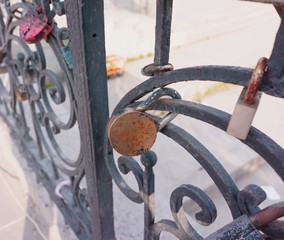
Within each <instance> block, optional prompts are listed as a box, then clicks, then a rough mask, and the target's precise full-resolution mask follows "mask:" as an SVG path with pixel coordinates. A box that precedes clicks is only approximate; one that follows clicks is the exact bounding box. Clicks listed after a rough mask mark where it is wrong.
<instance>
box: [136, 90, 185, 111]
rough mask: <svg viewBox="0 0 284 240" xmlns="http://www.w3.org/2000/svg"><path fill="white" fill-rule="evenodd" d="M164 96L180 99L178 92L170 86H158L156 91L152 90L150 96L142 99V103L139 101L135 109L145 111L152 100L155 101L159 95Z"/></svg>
mask: <svg viewBox="0 0 284 240" xmlns="http://www.w3.org/2000/svg"><path fill="white" fill-rule="evenodd" d="M164 96H170V97H171V98H173V99H181V96H180V94H179V93H178V92H177V91H176V90H174V89H172V88H160V89H159V90H157V91H156V92H154V93H153V94H151V96H149V97H148V98H147V99H146V100H145V101H143V102H142V103H140V104H139V105H138V106H137V107H136V108H135V110H137V111H141V112H144V111H146V110H147V109H148V108H149V107H150V106H151V105H152V104H153V103H154V102H156V101H157V100H158V99H160V98H161V97H164Z"/></svg>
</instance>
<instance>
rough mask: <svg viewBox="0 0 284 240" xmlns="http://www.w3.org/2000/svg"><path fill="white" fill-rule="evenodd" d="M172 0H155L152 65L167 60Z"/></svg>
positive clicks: (159, 64) (162, 63)
mask: <svg viewBox="0 0 284 240" xmlns="http://www.w3.org/2000/svg"><path fill="white" fill-rule="evenodd" d="M172 10H173V0H157V9H156V40H155V57H154V65H155V66H163V65H166V64H168V62H169V52H170V38H171V24H172Z"/></svg>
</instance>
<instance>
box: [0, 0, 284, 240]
mask: <svg viewBox="0 0 284 240" xmlns="http://www.w3.org/2000/svg"><path fill="white" fill-rule="evenodd" d="M205 2H206V4H205ZM174 4H175V5H174V15H173V40H172V44H173V45H172V46H173V47H175V49H174V50H172V51H171V56H170V60H171V62H172V63H173V65H174V66H175V68H181V67H187V66H193V65H203V64H226V65H239V66H245V67H252V66H254V64H255V63H256V61H257V59H258V58H259V57H260V56H269V54H270V51H271V47H272V43H273V39H274V35H275V33H276V30H277V28H278V24H279V19H278V16H277V14H276V13H275V10H274V9H273V8H272V7H271V6H269V5H263V4H252V3H245V2H239V1H227V0H217V1H191V0H179V1H175V2H174ZM106 19H107V21H106V31H107V33H106V37H107V47H108V53H109V54H110V53H116V54H120V55H123V56H124V57H133V56H137V55H140V54H143V55H146V54H147V53H148V52H152V51H153V50H151V49H153V43H154V41H153V36H154V35H153V33H154V19H153V18H151V17H145V16H139V15H136V14H130V13H127V12H125V11H117V9H116V11H114V12H106ZM141 23H143V24H141ZM129 36H131V37H129ZM114 39H115V42H114ZM188 43H190V44H188ZM151 61H152V59H151V58H144V59H142V60H140V61H136V62H132V63H129V64H127V71H126V74H125V75H124V76H123V77H120V78H116V79H112V80H110V81H109V82H108V85H109V96H110V109H113V108H114V106H115V105H116V103H117V102H118V101H119V99H120V98H121V97H123V95H124V94H125V93H126V92H127V91H129V90H130V89H131V88H132V87H134V86H136V85H137V84H139V83H140V82H142V81H143V80H144V79H145V77H143V76H141V75H140V69H141V68H142V67H143V66H144V65H146V64H148V63H150V62H151ZM212 85H214V84H213V83H206V84H205V83H201V84H200V83H190V84H176V85H174V86H173V87H174V88H176V89H177V90H178V91H180V93H181V94H182V96H183V98H184V99H189V100H190V99H192V98H193V97H194V96H195V94H196V93H197V92H199V94H201V95H203V94H204V93H205V92H206V90H207V89H208V88H210V86H212ZM238 94H239V89H238V88H233V89H230V90H228V91H225V92H219V93H217V94H213V95H209V96H206V97H204V98H203V99H202V100H203V101H204V103H206V104H208V105H211V106H215V107H218V108H220V109H224V110H225V111H227V112H232V110H233V107H234V103H235V100H236V98H237V97H238ZM224 99H225V100H224ZM224 103H225V104H224ZM271 105H273V108H271V107H270V106H271ZM261 107H262V108H263V109H262V110H261V109H260V111H259V114H260V115H259V117H258V116H257V117H256V119H255V123H256V125H257V127H259V128H260V129H261V130H264V131H266V132H268V133H269V135H272V136H273V138H274V139H276V141H277V142H278V143H279V144H280V145H281V146H284V141H283V137H282V136H283V127H282V126H281V121H280V119H283V115H281V111H279V110H280V109H283V100H282V99H274V98H273V99H271V98H269V97H268V98H267V97H265V98H264V100H263V101H262V102H261ZM266 111H271V112H270V114H269V115H271V116H277V118H276V119H279V121H274V122H273V126H271V124H269V123H270V122H271V120H270V119H268V120H267V117H266V116H267V114H266ZM63 112H64V111H63ZM175 123H177V124H178V125H179V126H182V127H184V128H185V129H186V130H188V131H189V132H190V133H191V134H193V135H194V136H195V137H196V138H197V139H199V140H200V141H201V142H202V143H204V144H205V146H206V147H208V148H209V149H210V151H212V152H213V153H214V155H215V156H216V157H217V158H218V160H220V162H221V163H222V164H223V165H224V166H225V168H226V170H227V171H228V172H229V173H230V174H232V175H233V176H234V178H235V179H236V180H237V184H238V185H239V186H240V188H241V187H243V186H245V185H247V184H248V183H257V184H258V183H259V184H261V185H265V186H268V187H267V189H269V191H270V194H269V196H272V195H273V194H272V193H271V192H273V188H275V189H274V190H275V192H276V193H277V194H278V195H277V194H275V193H274V195H273V196H274V197H275V196H280V198H282V199H283V197H284V196H283V191H281V186H282V184H283V183H282V182H281V181H278V180H277V178H275V175H273V173H272V171H271V169H269V167H267V165H265V164H262V160H261V159H260V158H259V157H258V156H257V154H255V153H254V152H252V151H251V150H249V149H247V148H243V147H242V146H241V144H240V143H239V141H238V140H234V139H232V138H231V137H229V136H226V134H224V133H222V132H220V131H218V130H216V129H214V128H212V127H210V126H207V125H204V124H202V123H200V122H198V121H195V120H194V119H188V118H183V117H178V118H177V119H176V120H175ZM274 126H275V127H274ZM0 133H1V134H0V150H1V151H0V157H1V161H0V167H1V168H0V177H1V178H0V192H1V204H0V206H1V208H2V206H3V210H2V209H1V210H0V213H1V214H0V239H8V238H9V237H11V239H52V240H53V239H55V240H56V239H73V238H74V235H72V231H71V230H70V228H68V226H65V225H64V221H63V220H62V216H60V214H59V213H58V210H56V207H54V206H53V205H52V202H48V196H47V195H46V193H44V190H43V189H41V190H40V194H39V195H40V197H38V196H37V195H38V193H39V192H35V191H34V189H37V191H38V190H39V189H40V187H39V186H38V185H37V183H36V181H35V178H33V177H32V178H31V179H30V170H29V169H28V167H27V166H24V165H23V164H22V163H23V162H24V160H23V158H22V156H21V155H20V153H19V152H18V151H17V150H16V148H15V146H14V144H13V140H12V139H11V138H10V135H9V131H8V129H7V127H6V126H5V124H4V123H3V122H0ZM214 139H219V142H218V145H216V144H215V141H214ZM65 140H66V139H65ZM165 146H170V147H165ZM67 147H68V146H67ZM71 148H72V146H71ZM69 150H70V149H69ZM154 150H155V151H156V152H157V154H158V156H159V161H158V164H157V166H156V167H155V173H156V176H157V180H156V198H157V201H156V202H157V218H156V219H157V220H159V219H161V218H169V219H172V216H171V213H170V211H169V196H170V193H171V192H172V191H173V189H174V188H176V187H178V186H179V185H180V184H183V183H191V184H193V185H197V186H198V187H201V188H203V189H205V190H206V189H207V190H208V189H209V190H210V187H211V186H212V182H211V181H210V179H209V180H206V181H204V179H208V177H206V173H205V172H204V170H202V169H200V166H199V165H198V164H196V162H195V161H194V159H193V158H191V157H190V156H188V154H187V153H185V151H184V150H183V149H181V148H180V147H179V146H177V145H176V144H173V143H172V142H171V141H170V140H169V139H167V138H165V137H163V136H160V135H159V138H158V140H157V142H156V144H155V146H154ZM66 151H68V148H67V149H66ZM176 156H179V157H178V158H177V157H176ZM19 162H20V163H21V164H20V165H19ZM23 169H24V171H23ZM27 173H28V174H27ZM26 174H27V175H28V176H29V177H27V175H26ZM269 176H272V177H269ZM167 180H169V181H167ZM129 181H130V183H131V184H135V181H133V179H131V178H130V179H129ZM271 189H272V190H271ZM282 189H283V188H282ZM211 195H212V196H213V197H214V199H215V200H216V202H217V207H218V211H219V213H218V214H219V215H218V216H219V217H218V219H217V221H216V223H215V224H214V225H212V226H211V227H210V228H202V227H200V226H199V225H196V226H195V227H196V228H197V229H198V231H200V233H201V234H203V235H208V233H210V232H211V231H213V230H215V229H217V228H219V227H220V226H221V225H222V224H223V223H224V219H226V220H227V221H230V216H229V215H228V214H224V213H225V212H226V213H227V212H228V211H227V209H224V208H222V206H223V205H224V203H223V202H222V198H220V196H218V194H217V192H216V191H214V193H212V192H211ZM211 195H210V196H211ZM2 196H3V197H2ZM3 199H4V200H3ZM2 200H3V203H2ZM114 201H115V209H114V211H115V224H116V232H117V238H118V239H123V240H130V239H131V240H135V239H137V240H138V239H142V232H143V218H142V216H143V206H142V205H137V204H135V203H132V202H130V201H129V200H127V199H126V198H125V197H124V196H123V195H122V194H121V193H120V191H119V190H118V189H117V188H116V187H114ZM10 209H12V210H10ZM4 210H5V211H4ZM188 212H189V214H190V217H192V216H193V214H192V208H190V209H188ZM193 222H195V221H194V220H193ZM13 234H14V235H13ZM162 239H171V238H170V236H168V235H165V236H163V237H162Z"/></svg>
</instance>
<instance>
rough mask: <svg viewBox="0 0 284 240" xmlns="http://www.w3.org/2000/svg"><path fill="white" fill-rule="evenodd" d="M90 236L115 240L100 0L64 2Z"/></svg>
mask: <svg viewBox="0 0 284 240" xmlns="http://www.w3.org/2000/svg"><path fill="white" fill-rule="evenodd" d="M65 4H66V13H67V23H68V28H69V34H70V42H71V52H72V59H73V74H74V83H75V84H74V86H75V92H74V93H75V98H76V100H77V105H78V125H79V130H80V136H81V145H82V152H83V158H84V161H85V172H86V181H87V188H88V195H89V205H90V213H91V218H92V231H93V235H92V239H96V240H101V239H104V240H111V239H115V234H114V223H113V197H112V180H111V177H110V175H109V173H108V170H107V167H106V164H105V159H104V158H105V156H104V154H103V136H104V133H105V128H106V124H107V120H108V94H107V78H106V57H105V36H104V8H103V0H84V1H82V0H68V1H65Z"/></svg>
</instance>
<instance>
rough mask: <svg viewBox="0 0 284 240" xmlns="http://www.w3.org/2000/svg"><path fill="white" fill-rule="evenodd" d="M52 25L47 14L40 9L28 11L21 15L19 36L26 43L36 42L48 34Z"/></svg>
mask: <svg viewBox="0 0 284 240" xmlns="http://www.w3.org/2000/svg"><path fill="white" fill-rule="evenodd" d="M52 27H53V26H52V24H51V23H49V22H48V18H47V16H46V15H44V14H43V13H41V11H39V12H37V11H29V12H27V13H26V14H25V15H24V16H23V19H22V23H21V24H20V37H21V38H22V39H24V40H25V42H26V43H28V44H31V43H37V42H40V41H41V40H42V39H44V38H46V37H47V36H48V34H49V33H50V32H51V30H52Z"/></svg>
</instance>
